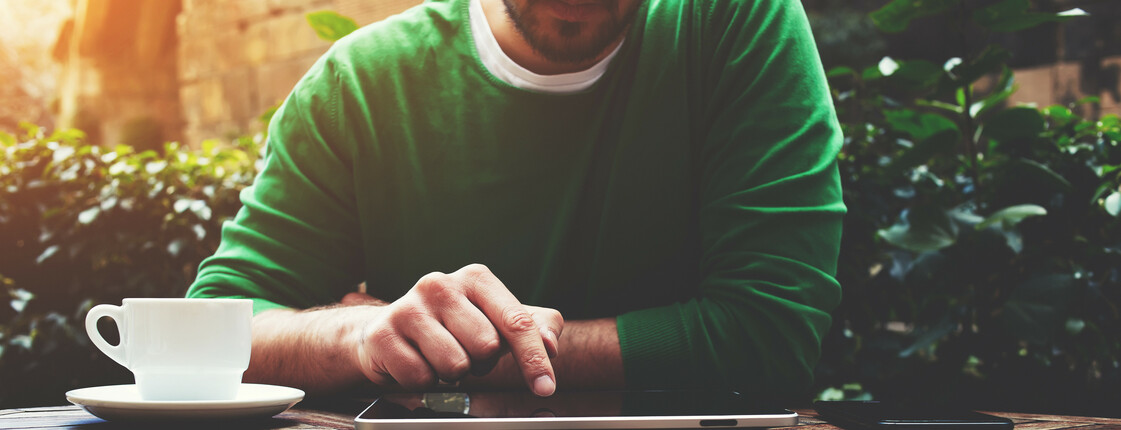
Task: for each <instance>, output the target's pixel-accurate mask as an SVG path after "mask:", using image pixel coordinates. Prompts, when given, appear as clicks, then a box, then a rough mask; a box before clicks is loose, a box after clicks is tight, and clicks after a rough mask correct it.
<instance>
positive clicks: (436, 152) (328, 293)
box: [188, 0, 844, 396]
mask: <svg viewBox="0 0 1121 430" xmlns="http://www.w3.org/2000/svg"><path fill="white" fill-rule="evenodd" d="M839 146H840V135H839V132H838V126H837V123H836V119H835V114H834V112H833V108H832V105H831V100H830V97H829V94H828V90H827V88H826V85H825V82H824V76H823V73H822V70H821V65H820V62H819V60H818V59H817V54H816V51H815V48H814V45H813V40H812V37H811V35H810V32H809V29H808V25H807V24H806V20H805V14H804V12H803V11H802V9H801V5H800V3H799V2H798V1H796V0H648V1H642V0H441V1H429V2H426V3H425V4H423V5H420V6H417V7H415V8H413V9H410V10H409V11H407V12H405V13H403V14H401V15H398V16H395V17H392V18H390V19H387V20H385V21H383V22H380V23H376V24H373V25H370V26H368V27H366V28H363V29H361V30H359V31H357V32H355V33H354V34H352V35H350V36H348V37H347V38H345V39H343V40H341V41H339V42H338V43H336V44H335V46H334V47H332V49H331V50H330V52H328V53H327V54H326V55H325V56H324V57H323V58H322V59H321V60H320V61H319V62H318V63H317V64H316V65H315V66H314V67H312V69H311V70H310V71H309V73H308V74H307V76H305V77H304V79H303V80H302V81H301V82H300V83H299V84H298V85H297V86H296V88H295V89H294V90H293V92H292V94H291V95H290V96H289V98H288V100H287V101H286V102H285V103H284V105H283V106H282V107H281V109H280V110H279V111H278V113H277V115H276V116H275V117H274V119H273V121H272V126H271V128H270V138H269V153H268V156H267V158H266V163H265V168H264V170H263V172H262V173H261V175H260V176H259V177H258V178H257V180H256V182H255V184H254V186H253V187H252V188H250V189H248V190H246V191H245V192H244V193H243V195H242V200H243V202H244V204H245V206H244V208H243V209H242V211H241V212H240V213H239V215H238V216H237V218H236V220H234V221H233V222H232V223H228V224H227V225H226V226H225V227H224V229H223V239H222V245H221V247H220V248H219V250H218V251H217V253H216V254H215V255H214V256H213V257H211V258H209V259H207V260H206V261H205V262H204V263H203V264H202V266H201V268H200V272H199V277H198V279H197V280H196V282H195V283H194V285H192V287H191V289H190V291H189V293H188V295H189V296H192V297H247V298H251V299H253V300H254V301H255V308H254V309H255V312H256V315H255V317H254V321H253V324H254V325H253V330H254V332H253V335H254V339H253V354H252V357H253V359H252V364H251V365H250V369H249V371H248V372H247V374H246V379H247V380H251V381H260V382H267V383H275V384H284V385H291V386H298V387H302V388H305V389H308V390H311V391H313V392H331V391H334V390H338V389H341V388H344V387H348V386H352V385H354V384H358V383H369V382H372V383H373V384H375V385H378V386H382V387H390V386H398V385H399V386H403V387H404V388H406V389H411V390H422V389H425V388H427V387H430V386H432V385H434V384H436V383H437V382H438V381H439V380H444V381H449V382H450V381H461V382H463V383H464V384H475V385H488V386H505V387H513V386H522V387H528V388H529V389H530V390H531V391H532V392H533V393H535V394H537V395H541V396H547V395H549V394H551V393H552V392H553V391H554V390H555V389H556V387H557V386H558V384H559V386H561V387H570V388H613V387H632V388H643V387H717V386H724V387H731V388H736V389H739V390H741V391H742V392H745V393H748V394H754V395H772V396H781V395H793V394H797V393H799V392H800V390H802V389H804V388H806V387H807V386H808V384H809V382H810V380H811V378H812V369H813V366H814V364H815V363H816V360H817V358H818V356H819V353H820V352H819V350H820V339H821V337H822V336H823V335H824V333H825V331H826V330H827V329H828V327H829V323H830V318H829V311H830V310H831V309H832V308H833V307H834V306H835V305H836V304H837V302H838V300H839V292H840V289H839V286H838V285H837V282H836V280H835V279H834V278H833V274H834V272H835V270H836V267H835V265H836V260H837V251H838V247H839V240H840V221H841V217H842V216H843V213H844V206H843V204H842V202H841V195H840V187H839V180H838V176H837V169H836V160H835V158H836V153H837V151H838V149H839ZM473 263H483V264H485V266H484V265H480V264H473ZM439 271H448V272H451V273H450V274H444V273H440V272H439ZM363 282H364V285H367V286H368V288H369V293H370V294H369V295H367V294H365V293H355V292H354V288H355V285H358V284H360V283H363ZM530 305H534V306H530ZM535 306H544V307H535ZM562 315H563V317H562ZM566 319H567V321H565V320H566ZM367 381H368V382H367Z"/></svg>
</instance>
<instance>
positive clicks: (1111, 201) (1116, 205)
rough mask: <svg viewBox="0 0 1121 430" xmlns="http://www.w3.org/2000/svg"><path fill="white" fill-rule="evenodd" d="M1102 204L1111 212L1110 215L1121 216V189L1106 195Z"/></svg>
mask: <svg viewBox="0 0 1121 430" xmlns="http://www.w3.org/2000/svg"><path fill="white" fill-rule="evenodd" d="M1102 206H1103V207H1105V211H1106V212H1109V214H1110V215H1113V216H1121V191H1116V192H1114V193H1113V194H1110V195H1109V197H1106V198H1105V202H1103V203H1102Z"/></svg>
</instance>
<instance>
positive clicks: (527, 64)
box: [479, 0, 623, 75]
mask: <svg viewBox="0 0 1121 430" xmlns="http://www.w3.org/2000/svg"><path fill="white" fill-rule="evenodd" d="M479 1H480V2H481V4H482V6H483V15H486V17H487V25H489V26H490V30H491V32H492V33H494V38H495V40H497V41H498V46H499V47H500V48H502V52H504V53H506V56H508V57H510V59H511V60H514V62H515V63H518V65H519V66H522V67H524V68H525V69H526V70H529V71H531V72H533V73H537V74H539V75H559V74H563V73H574V72H579V71H582V70H587V69H588V68H590V67H592V66H594V65H595V64H596V63H599V62H600V61H603V59H604V58H607V56H608V55H610V54H611V52H612V51H614V50H615V48H616V47H618V46H619V44H620V43H622V42H623V36H620V37H619V39H618V40H615V41H614V42H612V43H611V44H610V45H609V46H607V48H606V49H604V50H603V52H601V53H600V54H599V55H598V56H596V57H595V58H593V59H590V60H588V61H584V62H579V63H558V62H555V61H550V60H549V59H547V58H545V57H544V56H542V55H541V54H540V53H538V52H537V51H536V50H534V49H533V47H532V46H531V45H530V44H529V42H528V41H527V40H526V39H525V37H523V36H522V34H521V33H520V32H518V29H517V28H515V27H514V23H513V22H512V21H511V20H510V17H509V16H508V15H507V14H506V5H505V4H504V3H503V2H502V0H479Z"/></svg>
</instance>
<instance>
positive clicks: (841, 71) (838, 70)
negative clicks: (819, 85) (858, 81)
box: [825, 66, 856, 78]
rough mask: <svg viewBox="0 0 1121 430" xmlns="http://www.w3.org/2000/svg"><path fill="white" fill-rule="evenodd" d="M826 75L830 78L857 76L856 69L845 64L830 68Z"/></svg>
mask: <svg viewBox="0 0 1121 430" xmlns="http://www.w3.org/2000/svg"><path fill="white" fill-rule="evenodd" d="M825 76H828V77H829V78H839V77H843V76H856V70H854V69H853V68H852V67H845V66H841V67H834V68H832V69H829V72H827V73H825Z"/></svg>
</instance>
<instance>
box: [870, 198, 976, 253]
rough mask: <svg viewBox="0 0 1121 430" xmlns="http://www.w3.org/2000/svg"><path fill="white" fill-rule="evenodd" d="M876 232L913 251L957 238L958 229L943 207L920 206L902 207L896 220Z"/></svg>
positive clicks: (934, 247)
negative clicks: (889, 225) (907, 208)
mask: <svg viewBox="0 0 1121 430" xmlns="http://www.w3.org/2000/svg"><path fill="white" fill-rule="evenodd" d="M877 234H878V235H879V236H880V237H881V238H883V239H884V240H886V241H887V242H888V243H890V244H892V245H895V246H897V247H899V248H903V249H906V250H908V251H914V252H927V251H937V250H939V249H942V248H945V247H947V246H950V245H953V244H954V242H955V241H957V234H958V229H957V225H955V224H954V223H953V221H952V220H951V219H950V216H949V215H948V214H947V213H946V211H944V210H940V209H938V208H933V207H920V208H916V209H914V210H910V209H909V210H904V211H903V213H902V214H900V217H899V220H898V221H897V222H896V223H895V225H892V226H891V227H889V228H887V229H881V230H879V231H878V232H877Z"/></svg>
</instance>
